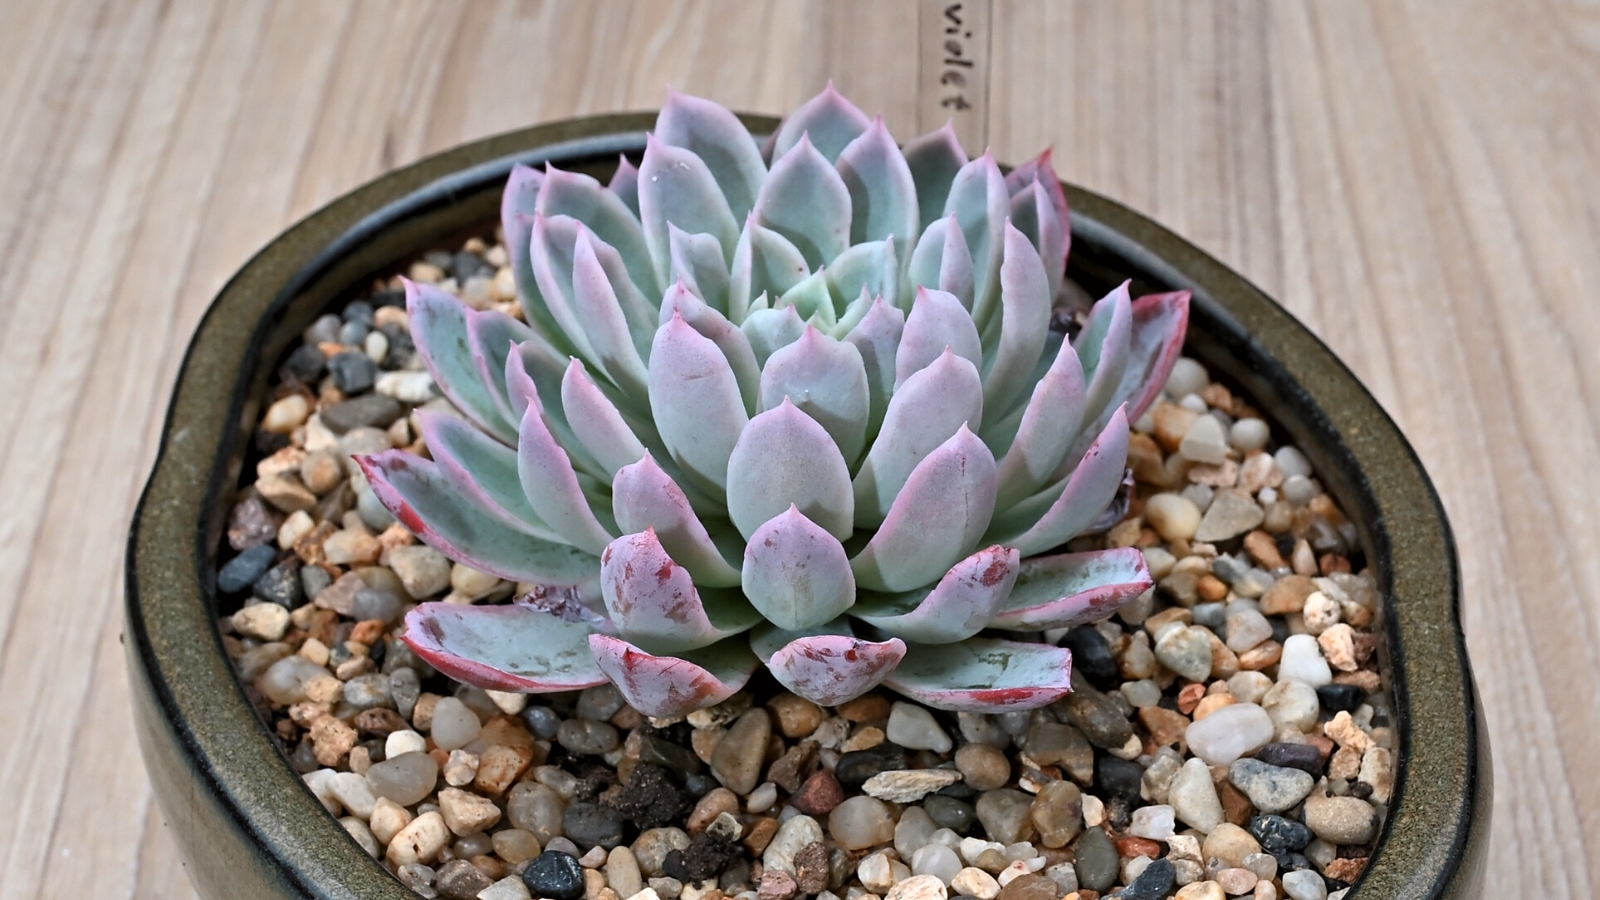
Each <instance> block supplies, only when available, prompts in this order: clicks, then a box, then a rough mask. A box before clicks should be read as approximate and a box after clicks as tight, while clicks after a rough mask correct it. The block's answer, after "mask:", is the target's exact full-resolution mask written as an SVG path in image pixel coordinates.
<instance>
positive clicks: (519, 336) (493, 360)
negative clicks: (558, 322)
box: [467, 310, 535, 428]
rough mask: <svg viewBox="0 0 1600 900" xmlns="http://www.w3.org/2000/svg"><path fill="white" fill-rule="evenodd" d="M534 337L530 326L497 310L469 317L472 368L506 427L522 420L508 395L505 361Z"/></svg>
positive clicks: (478, 312) (468, 333) (480, 312)
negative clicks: (514, 409) (517, 348)
mask: <svg viewBox="0 0 1600 900" xmlns="http://www.w3.org/2000/svg"><path fill="white" fill-rule="evenodd" d="M534 337H535V335H534V333H533V332H532V331H530V330H529V329H528V326H526V325H524V324H522V323H521V322H518V321H517V320H516V319H513V318H511V317H510V316H508V315H506V314H505V313H502V312H499V311H497V310H483V311H476V310H475V311H471V312H468V313H467V346H468V347H469V348H470V352H471V354H472V362H473V365H474V367H475V368H476V369H477V370H478V381H479V382H480V383H481V384H482V385H483V387H484V389H485V390H486V391H487V392H488V394H489V399H490V400H493V401H494V406H495V409H496V410H498V411H499V413H500V422H501V423H503V424H504V426H505V427H509V426H510V425H511V424H512V423H513V422H520V421H521V420H522V417H521V416H518V415H517V414H516V412H515V411H513V410H512V408H511V400H510V397H509V396H508V394H507V390H506V357H507V356H508V355H509V354H510V352H511V347H512V345H513V344H520V343H522V342H523V341H526V340H529V339H532V338H534ZM498 427H499V426H497V428H498Z"/></svg>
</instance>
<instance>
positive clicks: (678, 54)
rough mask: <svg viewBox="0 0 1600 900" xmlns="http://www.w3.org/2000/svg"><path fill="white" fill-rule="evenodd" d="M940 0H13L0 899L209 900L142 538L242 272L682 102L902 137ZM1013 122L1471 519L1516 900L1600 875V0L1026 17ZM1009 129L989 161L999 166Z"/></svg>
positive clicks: (1497, 848) (1011, 48)
mask: <svg viewBox="0 0 1600 900" xmlns="http://www.w3.org/2000/svg"><path fill="white" fill-rule="evenodd" d="M918 5H919V4H918V3H917V2H916V0H898V2H883V3H847V2H842V0H835V2H825V0H813V2H798V0H795V2H762V3H754V2H732V0H719V2H674V3H668V2H649V3H624V2H587V0H583V2H580V0H570V2H545V3H534V2H526V3H513V2H489V0H480V2H471V3H467V2H460V0H457V2H435V3H425V2H383V3H380V2H375V0H367V2H351V0H345V2H338V0H281V2H276V3H266V2H242V0H241V2H220V0H118V2H112V0H58V2H54V3H49V4H44V3H24V2H21V0H5V2H3V3H0V122H4V123H5V124H6V128H5V130H4V133H3V134H0V171H3V172H4V173H5V177H4V178H0V242H3V243H0V246H4V247H5V251H4V252H3V253H0V285H4V290H3V292H0V360H3V362H0V424H3V426H4V427H3V428H0V448H3V450H0V453H3V455H0V510H3V515H0V648H3V654H0V722H3V723H4V729H3V731H0V798H3V802H4V804H5V806H6V814H5V815H4V816H3V817H0V886H3V891H0V893H4V895H5V896H8V897H13V896H15V897H44V898H80V897H97V898H114V897H141V898H146V897H148V898H177V897H184V896H191V895H192V891H191V889H190V888H189V886H188V883H187V881H186V879H185V876H184V874H183V870H182V865H181V863H180V862H179V861H178V859H177V856H176V851H175V849H174V848H173V846H172V844H171V842H170V840H169V838H168V835H167V832H166V831H165V828H164V826H163V824H162V820H161V816H160V812H159V810H158V809H157V808H156V807H155V805H154V804H153V803H152V798H151V795H150V789H149V786H148V783H147V781H146V779H145V776H144V773H143V769H142V766H141V763H140V760H139V755H138V751H137V748H136V747H135V745H134V742H133V739H132V731H131V722H130V718H129V713H128V696H127V686H126V682H125V676H124V674H123V664H122V657H121V649H120V646H119V632H120V627H121V626H120V607H119V602H120V581H121V565H122V560H121V546H122V541H123V535H124V530H125V527H126V522H127V519H128V515H129V513H130V511H131V509H132V504H133V502H134V499H135V497H136V495H137V492H138V490H139V488H140V486H141V484H142V482H143V479H144V477H145V475H146V473H147V471H148V467H149V465H150V463H151V459H152V455H153V450H154V446H155V440H156V436H157V431H158V428H159V425H160V421H161V416H162V413H163V411H164V408H165V403H166V396H167V392H168V390H169V388H170V385H171V382H172V378H173V376H174V374H175V370H176V365H177V362H178V359H179V356H180V354H181V352H182V348H183V346H184V344H185V342H186V340H187V338H188V335H189V333H190V332H191V330H192V328H193V327H194V324H195V323H196V321H197V320H198V318H199V316H200V315H201V313H202V311H203V310H204V309H205V306H206V304H207V303H208V302H209V299H210V298H211V296H212V295H213V294H214V292H215V291H216V290H217V289H218V288H219V287H220V286H221V284H222V283H223V281H224V280H225V279H226V278H227V277H228V275H229V274H230V273H231V272H232V271H233V270H234V269H236V268H237V267H238V266H239V265H240V264H241V263H243V262H244V260H245V259H247V258H248V257H249V256H250V254H251V253H253V252H254V251H255V250H256V249H258V248H259V247H260V246H261V245H262V244H264V243H265V242H266V241H268V240H269V239H270V238H271V237H272V236H273V235H274V234H275V233H277V232H278V231H279V230H281V229H282V228H284V227H285V226H286V225H288V224H290V223H291V222H293V221H294V220H296V219H297V218H299V217H300V216H303V215H305V214H306V213H308V212H310V211H311V210H313V209H315V208H316V207H318V206H320V205H322V204H323V203H326V202H327V201H329V200H331V199H332V198H334V197H335V196H337V195H339V194H340V193H342V192H344V191H346V190H348V189H350V188H352V187H355V186H356V185H357V184H359V183H361V182H362V181H364V180H366V179H368V178H371V177H373V176H375V175H378V174H380V173H381V172H383V171H385V170H387V169H390V168H392V167H394V166H398V165H403V164H405V163H407V162H410V161H412V160H415V159H417V158H418V157H420V156H423V155H425V154H427V153H431V152H434V151H437V150H441V149H444V148H446V147H448V146H451V145H453V144H456V143H459V142H462V141H466V140H471V139H474V138H478V137H482V136H485V135H488V134H492V133H494V132H497V131H502V130H507V129H511V128H515V127H520V126H523V125H527V124H530V123H534V122H538V121H545V120H551V119H557V118H562V117H566V116H572V115H578V114H584V113H592V112H603V111H614V110H632V109H645V108H650V107H652V106H654V105H656V104H657V103H658V101H659V98H660V96H661V92H662V87H663V85H664V84H666V83H671V84H672V85H674V86H675V87H678V88H680V89H682V90H686V91H690V92H694V93H699V94H703V95H707V96H711V97H714V98H716V99H718V100H720V101H722V102H723V103H725V104H728V105H730V106H732V107H735V108H741V109H747V110H752V111H760V112H771V113H777V112H781V111H783V110H784V109H786V108H788V107H791V106H793V105H794V104H796V103H798V102H799V101H801V100H803V99H804V98H806V97H807V96H809V95H810V94H811V93H813V92H814V91H816V90H817V89H818V88H820V87H821V86H822V84H823V83H824V81H825V80H826V79H827V78H828V77H830V76H831V77H833V78H834V79H835V80H836V82H837V83H838V85H839V87H840V89H841V90H843V91H844V92H846V93H847V94H849V95H850V96H851V97H853V98H854V99H855V100H856V101H857V102H858V103H860V104H861V105H862V106H863V107H865V108H867V109H868V110H871V111H881V112H883V113H884V115H885V119H886V121H887V122H888V124H889V125H890V127H891V129H892V130H894V132H895V133H896V134H897V135H900V136H902V137H904V136H907V135H908V134H909V133H910V129H911V127H912V126H913V124H914V121H915V118H916V109H917V98H916V95H915V92H916V79H917V71H918V69H917V66H918V61H919V60H918V52H919V50H918V47H917V44H916V41H915V35H916V33H917V8H918ZM992 16H993V25H992V27H993V34H992V36H991V41H990V45H989V46H990V49H991V52H992V58H993V60H994V63H993V70H992V72H991V79H992V81H991V87H990V90H989V97H990V104H989V117H988V122H987V133H988V135H989V139H990V140H991V141H992V143H993V146H994V150H995V153H996V154H997V156H999V157H1000V158H1001V159H1006V160H1013V161H1015V160H1020V159H1022V158H1024V157H1025V156H1027V155H1031V154H1032V153H1033V152H1035V151H1036V150H1037V148H1039V147H1041V146H1044V145H1053V146H1054V147H1055V148H1056V154H1055V159H1056V162H1057V165H1058V167H1059V169H1060V171H1061V173H1062V174H1063V176H1064V177H1066V178H1068V179H1070V180H1072V181H1076V182H1078V183H1080V184H1083V185H1085V186H1086V187H1089V188H1091V189H1093V190H1096V191H1100V192H1103V193H1106V194H1108V195H1110V196H1112V197H1114V198H1117V199H1119V200H1122V201H1124V202H1126V203H1128V204H1130V205H1132V206H1133V207H1135V208H1137V209H1140V210H1142V211H1144V212H1146V213H1149V214H1151V215H1153V216H1155V217H1156V218H1158V219H1160V220H1161V221H1163V222H1164V223H1166V224H1167V225H1169V226H1171V227H1172V228H1174V229H1175V230H1177V231H1178V232H1180V233H1182V234H1184V235H1185V236H1187V237H1189V238H1190V239H1192V240H1194V241H1196V242H1197V243H1199V244H1200V245H1201V246H1203V247H1205V248H1206V249H1207V250H1209V251H1210V252H1212V253H1214V254H1216V255H1217V256H1219V257H1220V258H1222V259H1223V260H1225V261H1226V262H1228V263H1229V264H1231V265H1233V266H1234V267H1235V268H1237V269H1238V270H1240V271H1241V272H1243V273H1244V274H1245V275H1246V276H1248V277H1249V278H1251V279H1252V280H1254V281H1256V282H1257V283H1258V284H1260V285H1261V286H1262V287H1264V288H1265V289H1266V290H1267V291H1268V292H1269V293H1271V294H1273V295H1274V296H1276V297H1278V298H1279V299H1280V300H1281V301H1282V302H1283V303H1284V304H1286V305H1287V306H1288V307H1289V308H1290V309H1291V310H1292V311H1293V312H1294V313H1295V314H1296V315H1298V316H1299V317H1300V318H1301V319H1302V320H1304V321H1305V322H1306V323H1307V324H1308V325H1310V326H1311V327H1312V328H1313V329H1314V330H1315V331H1316V332H1317V333H1318V334H1319V335H1321V336H1322V337H1323V338H1324V339H1325V340H1326V341H1327V342H1328V343H1329V344H1330V345H1331V346H1332V347H1333V348H1334V349H1335V350H1336V351H1337V352H1338V353H1339V355H1340V356H1341V357H1342V358H1343V359H1344V360H1345V361H1346V362H1348V363H1349V365H1350V366H1351V367H1352V368H1353V369H1355V371H1356V372H1357V373H1358V374H1359V375H1360V376H1361V377H1362V378H1363V379H1364V380H1365V381H1366V382H1367V384H1368V385H1370V386H1371V388H1372V390H1373V392H1374V393H1375V394H1376V395H1377V396H1378V397H1379V398H1380V400H1381V401H1382V402H1383V404H1384V406H1385V407H1386V408H1387V409H1388V410H1389V411H1390V412H1391V413H1392V414H1393V415H1394V416H1395V418H1396V419H1397V420H1398V421H1399V422H1400V424H1401V426H1402V427H1403V428H1404V430H1405V431H1406V433H1407V434H1408V435H1409V437H1410V438H1411V440H1412V442H1413V443H1414V444H1415V445H1416V447H1417V450H1418V452H1419V453H1420V454H1421V455H1422V458H1423V460H1424V462H1425V463H1426V465H1427V467H1428V470H1429V471H1430V472H1431V473H1432V475H1433V477H1434V479H1435V480H1436V483H1437V484H1438V487H1439V490H1440V492H1441V493H1442V495H1443V496H1444V500H1445V504H1446V506H1447V507H1448V509H1449V512H1450V515H1451V519H1452V522H1453V523H1454V526H1455V529H1456V534H1457V537H1458V539H1459V541H1460V547H1461V557H1462V563H1463V571H1464V575H1465V580H1466V619H1467V625H1468V629H1469V642H1470V645H1471V650H1472V654H1473V660H1474V663H1475V665H1476V667H1477V672H1478V681H1479V686H1480V688H1481V689H1482V692H1483V699H1484V703H1485V706H1486V707H1487V710H1488V715H1489V719H1490V723H1491V725H1492V728H1493V739H1494V748H1495V762H1496V765H1495V779H1496V783H1497V791H1496V796H1495V824H1494V836H1493V840H1494V846H1493V848H1492V850H1491V858H1492V863H1491V866H1492V869H1491V877H1490V888H1489V889H1490V892H1491V894H1490V895H1491V896H1500V895H1513V894H1514V895H1518V896H1540V897H1550V898H1587V897H1591V896H1593V895H1594V894H1595V892H1596V889H1597V888H1600V864H1597V863H1596V862H1594V860H1596V859H1597V858H1600V837H1597V835H1600V769H1597V767H1596V766H1595V765H1594V761H1593V752H1594V750H1593V748H1594V747H1595V746H1596V745H1597V743H1600V699H1597V698H1600V692H1597V691H1596V690H1595V689H1594V686H1595V685H1596V684H1597V683H1600V652H1597V651H1596V647H1597V646H1600V554H1597V553H1596V552H1595V551H1594V532H1595V528H1596V523H1597V522H1600V476H1597V474H1596V471H1597V469H1596V465H1595V463H1596V461H1597V460H1600V350H1597V347H1600V304H1596V303H1595V302H1594V296H1593V295H1594V290H1595V288H1594V286H1595V285H1597V284H1600V252H1597V248H1600V92H1596V91H1595V90H1594V85H1595V84H1596V83H1597V82H1600V8H1597V7H1595V6H1594V5H1593V4H1592V3H1582V2H1577V0H1568V2H1561V0H1499V2H1488V0H1460V2H1455V3H1448V4H1445V3H1437V2H1431V0H1399V2H1389V0H1368V2H1357V0H1321V2H1305V3H1293V2H1287V0H1285V2H1266V0H1204V2H1202V0H1188V2H1185V0H1124V2H1119V3H1115V4H1112V3H1093V2H1067V0H1054V2H1049V3H1041V2H1037V0H1033V2H1024V0H994V2H993V10H992ZM974 149H978V148H974Z"/></svg>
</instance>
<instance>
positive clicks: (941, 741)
mask: <svg viewBox="0 0 1600 900" xmlns="http://www.w3.org/2000/svg"><path fill="white" fill-rule="evenodd" d="M884 732H885V734H887V735H888V737H889V740H891V741H893V742H894V743H896V744H899V745H900V746H902V747H905V748H907V749H910V750H932V751H933V752H935V753H948V752H950V748H951V746H952V742H951V740H950V735H948V734H945V733H944V730H943V729H941V728H940V727H939V723H938V722H935V721H934V719H933V714H932V713H930V712H928V711H927V710H926V709H924V708H922V707H920V706H915V705H913V704H910V703H904V702H900V703H896V704H894V706H893V707H891V709H890V711H889V724H888V727H886V728H885V729H884Z"/></svg>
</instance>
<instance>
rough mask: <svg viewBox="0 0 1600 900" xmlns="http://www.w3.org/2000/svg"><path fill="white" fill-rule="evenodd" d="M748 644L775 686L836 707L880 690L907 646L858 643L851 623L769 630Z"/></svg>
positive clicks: (762, 630)
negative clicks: (809, 631)
mask: <svg viewBox="0 0 1600 900" xmlns="http://www.w3.org/2000/svg"><path fill="white" fill-rule="evenodd" d="M750 645H751V647H752V648H754V650H755V651H756V655H757V656H760V657H762V661H763V662H765V663H766V664H767V669H768V670H770V671H771V672H772V675H773V677H775V678H777V679H778V683H780V684H782V685H783V686H784V687H786V688H788V689H789V690H791V691H794V692H795V693H796V694H799V695H800V696H802V697H804V698H806V699H807V700H810V701H812V702H813V703H819V704H821V705H823V706H837V705H839V704H840V703H844V702H846V701H848V700H854V699H855V698H857V697H859V696H861V695H862V694H865V693H866V692H867V691H870V690H872V689H873V688H874V687H877V686H878V683H879V682H881V681H882V680H883V677H884V676H885V675H887V674H888V673H889V672H890V671H892V670H893V669H894V667H895V666H897V665H899V664H900V659H901V657H903V656H905V653H906V645H905V642H904V641H902V640H900V639H899V638H890V639H888V640H887V641H867V640H862V639H861V638H858V637H856V636H854V635H853V634H851V633H850V625H849V621H848V620H846V619H836V620H834V621H833V622H829V623H827V624H826V625H823V626H821V629H820V630H818V633H816V634H796V633H795V632H792V631H780V630H778V629H775V628H772V627H771V626H767V627H765V628H760V629H757V630H756V631H755V632H752V634H751V637H750Z"/></svg>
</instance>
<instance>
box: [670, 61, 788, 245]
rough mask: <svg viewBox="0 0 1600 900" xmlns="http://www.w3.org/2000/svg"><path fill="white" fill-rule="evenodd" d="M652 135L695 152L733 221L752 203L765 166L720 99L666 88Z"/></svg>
mask: <svg viewBox="0 0 1600 900" xmlns="http://www.w3.org/2000/svg"><path fill="white" fill-rule="evenodd" d="M655 134H656V138H657V139H658V140H660V141H662V142H664V143H667V144H670V145H672V146H674V147H681V148H683V149H684V150H688V151H689V152H690V153H693V154H694V155H695V156H698V157H700V159H701V160H703V161H704V162H705V164H706V168H707V169H710V170H711V174H712V176H713V177H714V178H716V180H717V186H718V187H720V188H721V189H722V194H723V196H725V197H727V198H728V206H729V207H730V208H731V209H732V210H733V217H734V219H735V220H738V219H742V218H744V217H745V215H746V214H747V213H749V212H750V208H751V207H753V206H754V205H755V202H756V194H757V193H759V192H760V190H761V181H762V179H763V178H765V177H766V174H767V166H766V163H764V162H762V161H761V151H760V150H759V149H758V148H757V147H756V142H755V139H754V138H752V137H751V136H750V132H748V131H746V130H745V127H744V125H743V124H742V123H740V121H739V118H738V117H737V116H735V115H734V114H733V113H731V112H729V111H728V110H727V109H726V108H725V107H723V106H721V105H720V104H717V103H713V102H712V101H710V100H702V99H701V98H699V97H690V96H689V95H687V94H680V93H678V92H677V91H675V90H673V89H672V88H670V87H669V88H667V100H666V103H664V104H662V106H661V114H660V115H659V116H657V117H656V131H655Z"/></svg>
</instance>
